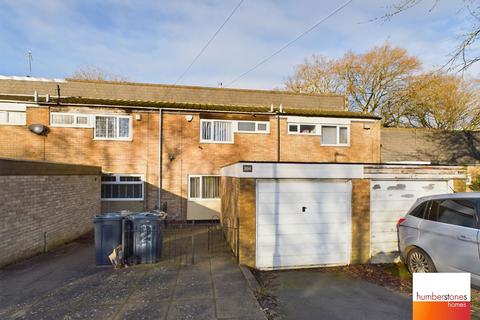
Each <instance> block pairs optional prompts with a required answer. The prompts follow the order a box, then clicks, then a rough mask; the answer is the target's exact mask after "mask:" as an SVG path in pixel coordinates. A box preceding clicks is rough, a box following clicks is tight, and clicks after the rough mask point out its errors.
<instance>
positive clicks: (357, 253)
mask: <svg viewBox="0 0 480 320" xmlns="http://www.w3.org/2000/svg"><path fill="white" fill-rule="evenodd" d="M369 259H370V179H352V252H351V258H350V263H352V264H355V263H366V262H368V260H369Z"/></svg>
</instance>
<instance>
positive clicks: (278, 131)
mask: <svg viewBox="0 0 480 320" xmlns="http://www.w3.org/2000/svg"><path fill="white" fill-rule="evenodd" d="M277 162H280V114H279V113H278V112H277Z"/></svg>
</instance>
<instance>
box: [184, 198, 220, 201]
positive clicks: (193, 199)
mask: <svg viewBox="0 0 480 320" xmlns="http://www.w3.org/2000/svg"><path fill="white" fill-rule="evenodd" d="M211 200H220V198H189V199H188V201H200V202H201V201H211Z"/></svg>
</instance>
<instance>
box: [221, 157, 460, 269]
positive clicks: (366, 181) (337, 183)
mask: <svg viewBox="0 0 480 320" xmlns="http://www.w3.org/2000/svg"><path fill="white" fill-rule="evenodd" d="M221 174H222V183H221V204H222V216H221V221H222V225H223V226H224V230H225V233H226V237H227V240H228V241H229V243H230V245H231V247H232V250H233V251H234V252H235V253H236V254H237V255H238V259H239V261H240V263H244V264H246V265H249V266H251V267H255V268H258V269H281V268H299V267H311V266H333V265H347V264H350V263H365V262H390V261H393V259H395V257H396V250H397V241H396V222H397V220H398V219H399V218H400V217H401V216H403V215H405V213H406V212H407V210H408V209H409V208H410V206H411V205H412V204H413V202H415V200H416V199H417V198H418V197H421V196H424V195H429V194H438V193H448V192H453V190H456V191H464V189H465V179H466V173H465V168H463V167H458V166H455V167H454V166H419V165H363V164H327V163H323V164H322V163H256V162H239V163H236V164H233V165H230V166H227V167H224V168H223V169H222V171H221Z"/></svg>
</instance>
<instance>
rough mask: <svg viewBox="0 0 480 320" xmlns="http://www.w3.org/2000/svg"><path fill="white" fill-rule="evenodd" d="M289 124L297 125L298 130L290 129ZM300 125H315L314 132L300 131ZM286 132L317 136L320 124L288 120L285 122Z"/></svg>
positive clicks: (319, 133)
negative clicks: (288, 121)
mask: <svg viewBox="0 0 480 320" xmlns="http://www.w3.org/2000/svg"><path fill="white" fill-rule="evenodd" d="M290 126H297V130H298V131H290ZM300 126H315V132H308V133H306V132H300ZM287 131H288V134H292V135H299V136H319V135H321V133H322V131H321V125H319V124H317V123H301V122H298V123H297V122H290V123H287Z"/></svg>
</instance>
